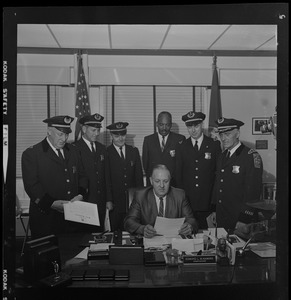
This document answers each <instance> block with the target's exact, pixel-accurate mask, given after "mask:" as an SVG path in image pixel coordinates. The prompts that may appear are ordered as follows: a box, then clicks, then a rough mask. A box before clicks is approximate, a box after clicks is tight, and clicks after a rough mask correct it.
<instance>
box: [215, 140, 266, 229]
mask: <svg viewBox="0 0 291 300" xmlns="http://www.w3.org/2000/svg"><path fill="white" fill-rule="evenodd" d="M224 155H225V154H224V153H222V154H221V155H220V157H219V158H218V161H217V172H216V181H215V185H214V190H213V198H212V202H213V203H214V204H216V221H217V225H218V226H219V227H224V228H225V229H234V228H235V225H236V222H237V221H238V218H239V215H240V213H241V212H243V211H245V209H246V203H247V202H258V201H260V195H261V188H262V173H263V163H262V159H261V156H260V155H259V153H258V152H257V151H256V150H254V149H250V148H248V147H246V146H245V145H243V144H241V145H240V146H239V147H238V148H237V150H236V151H235V152H234V154H233V155H232V156H231V157H230V158H229V159H228V160H227V162H226V163H223V156H224Z"/></svg>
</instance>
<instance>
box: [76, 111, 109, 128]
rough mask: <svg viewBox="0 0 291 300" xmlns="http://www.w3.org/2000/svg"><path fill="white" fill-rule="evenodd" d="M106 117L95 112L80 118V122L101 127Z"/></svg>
mask: <svg viewBox="0 0 291 300" xmlns="http://www.w3.org/2000/svg"><path fill="white" fill-rule="evenodd" d="M103 119H104V117H103V116H101V115H99V114H97V113H96V114H93V115H86V116H84V117H82V118H80V120H79V123H80V124H81V125H88V126H92V127H96V128H100V127H102V126H101V122H102V121H103Z"/></svg>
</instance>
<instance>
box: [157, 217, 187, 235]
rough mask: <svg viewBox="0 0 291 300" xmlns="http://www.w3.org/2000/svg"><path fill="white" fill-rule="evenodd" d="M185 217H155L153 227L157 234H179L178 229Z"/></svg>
mask: <svg viewBox="0 0 291 300" xmlns="http://www.w3.org/2000/svg"><path fill="white" fill-rule="evenodd" d="M184 221H185V218H176V219H170V218H163V217H157V218H156V223H155V229H156V231H157V234H161V235H164V236H165V237H175V236H177V235H178V234H179V230H180V228H181V226H182V224H183V223H184Z"/></svg>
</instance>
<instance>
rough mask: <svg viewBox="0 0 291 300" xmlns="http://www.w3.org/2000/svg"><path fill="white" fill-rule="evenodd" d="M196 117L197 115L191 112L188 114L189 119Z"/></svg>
mask: <svg viewBox="0 0 291 300" xmlns="http://www.w3.org/2000/svg"><path fill="white" fill-rule="evenodd" d="M194 116H195V113H194V112H193V111H189V112H188V114H187V117H188V118H193V117H194Z"/></svg>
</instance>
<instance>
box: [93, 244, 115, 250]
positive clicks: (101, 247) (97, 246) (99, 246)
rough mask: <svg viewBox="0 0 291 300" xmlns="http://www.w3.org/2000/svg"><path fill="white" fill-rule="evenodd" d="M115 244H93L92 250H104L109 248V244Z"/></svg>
mask: <svg viewBox="0 0 291 300" xmlns="http://www.w3.org/2000/svg"><path fill="white" fill-rule="evenodd" d="M110 245H114V243H98V244H91V245H90V250H91V251H104V250H109V246H110Z"/></svg>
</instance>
